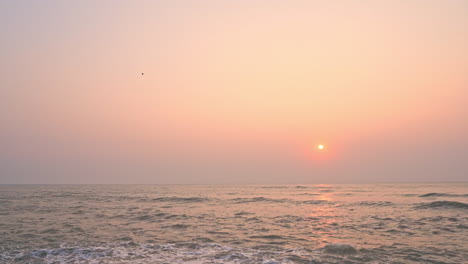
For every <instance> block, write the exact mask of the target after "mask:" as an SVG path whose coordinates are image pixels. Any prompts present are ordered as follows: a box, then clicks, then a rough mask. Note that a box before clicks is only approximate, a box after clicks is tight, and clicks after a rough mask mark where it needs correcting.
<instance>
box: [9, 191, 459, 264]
mask: <svg viewBox="0 0 468 264" xmlns="http://www.w3.org/2000/svg"><path fill="white" fill-rule="evenodd" d="M73 262H74V263H270V264H273V263H468V184H467V183H456V184H455V183H454V184H376V185H0V263H73Z"/></svg>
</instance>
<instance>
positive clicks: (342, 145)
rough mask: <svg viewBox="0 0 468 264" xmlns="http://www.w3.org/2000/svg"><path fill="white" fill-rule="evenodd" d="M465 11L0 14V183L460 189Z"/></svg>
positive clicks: (465, 162) (466, 155)
mask: <svg viewBox="0 0 468 264" xmlns="http://www.w3.org/2000/svg"><path fill="white" fill-rule="evenodd" d="M467 14H468V2H467V1H464V0H437V1H436V0H406V1H396V0H395V1H393V0H387V1H383V0H381V1H379V0H372V1H371V0H367V1H358V0H355V1H352V0H341V1H338V0H337V1H329V0H322V1H319V0H317V1H312V0H310V1H305V0H304V1H295V0H291V1H275V0H268V1H267V0H264V1H260V0H245V1H244V0H236V1H227V0H224V1H223V0H212V1H205V0H198V1H178V0H167V1H156V0H155V1H133V0H128V1H123V0H122V1H95V0H90V1H88V0H80V1H58V0H57V1H47V0H38V1H22V0H4V1H1V2H0V36H1V43H0V183H362V182H416V181H422V182H432V181H467V180H468V106H467V104H468V15H467ZM142 72H144V73H145V75H143V76H142V75H141V73H142ZM318 144H324V145H325V150H323V151H317V150H316V146H317V145H318Z"/></svg>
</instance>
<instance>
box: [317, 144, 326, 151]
mask: <svg viewBox="0 0 468 264" xmlns="http://www.w3.org/2000/svg"><path fill="white" fill-rule="evenodd" d="M317 148H318V149H319V150H323V149H324V148H325V146H324V145H322V144H319V145H317Z"/></svg>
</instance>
